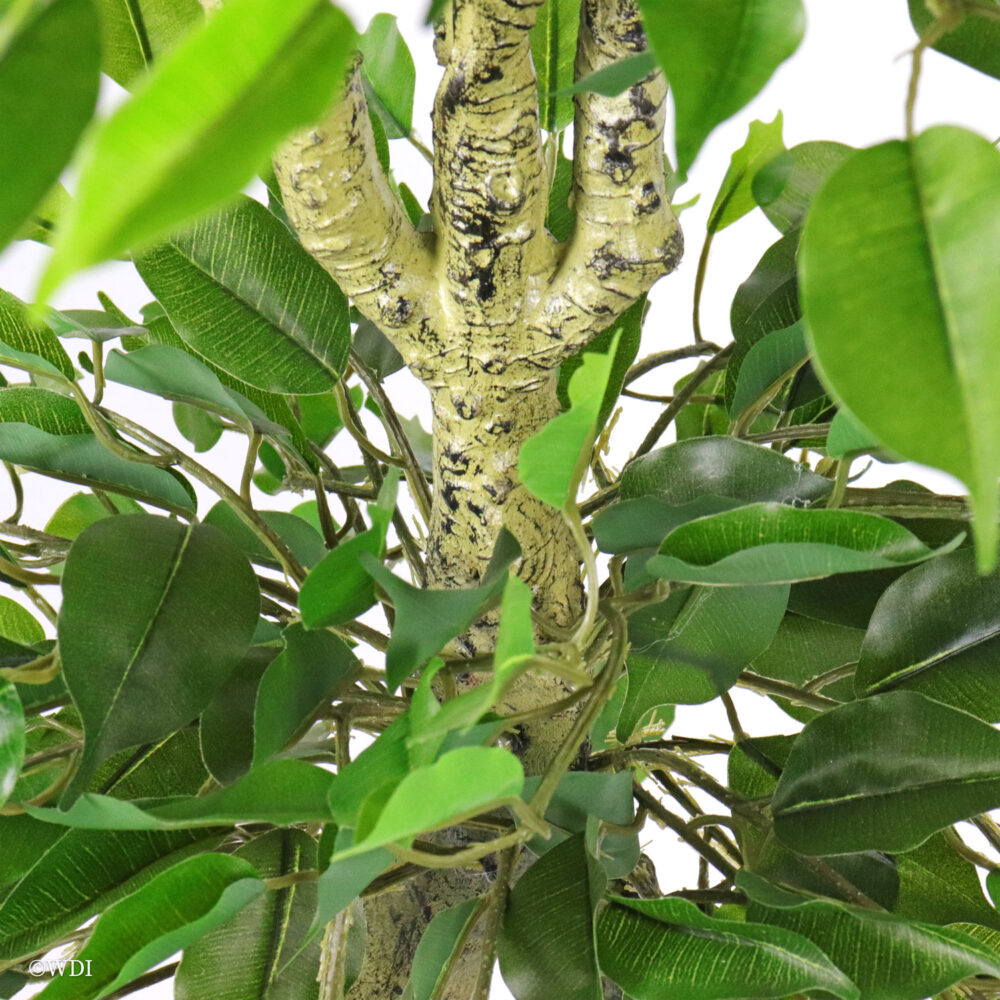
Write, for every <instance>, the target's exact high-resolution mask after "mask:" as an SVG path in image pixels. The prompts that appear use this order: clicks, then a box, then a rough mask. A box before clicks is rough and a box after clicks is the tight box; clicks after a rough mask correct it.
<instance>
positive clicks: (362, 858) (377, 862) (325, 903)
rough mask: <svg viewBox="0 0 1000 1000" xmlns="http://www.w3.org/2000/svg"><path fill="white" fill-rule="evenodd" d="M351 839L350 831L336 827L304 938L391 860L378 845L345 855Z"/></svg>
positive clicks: (389, 863)
mask: <svg viewBox="0 0 1000 1000" xmlns="http://www.w3.org/2000/svg"><path fill="white" fill-rule="evenodd" d="M352 842H353V832H352V831H351V830H338V831H337V836H336V841H335V849H334V854H333V860H332V861H331V863H330V865H329V866H328V867H327V868H326V870H325V871H324V872H323V873H322V874H321V875H320V877H319V882H318V883H317V886H316V891H317V896H318V902H317V906H316V916H315V919H314V920H313V925H312V927H311V928H310V930H309V937H308V940H312V939H313V938H315V937H316V935H318V934H319V933H320V931H322V930H323V929H324V927H326V925H327V924H328V923H329V922H330V921H331V920H333V919H334V917H336V916H337V914H338V913H340V911H341V910H342V909H344V907H345V906H349V905H350V903H351V902H352V900H354V899H356V898H357V897H358V895H359V894H360V893H361V892H363V891H364V889H365V888H366V887H367V886H368V885H369V884H370V883H371V881H372V880H373V879H375V878H378V876H379V875H381V874H382V872H384V871H385V869H386V868H388V867H389V865H391V864H392V862H393V856H392V854H390V853H389V852H388V851H386V850H383V849H382V848H377V849H376V850H373V851H365V852H363V853H361V854H356V855H349V856H345V855H347V852H348V851H349V850H350V848H351V845H352Z"/></svg>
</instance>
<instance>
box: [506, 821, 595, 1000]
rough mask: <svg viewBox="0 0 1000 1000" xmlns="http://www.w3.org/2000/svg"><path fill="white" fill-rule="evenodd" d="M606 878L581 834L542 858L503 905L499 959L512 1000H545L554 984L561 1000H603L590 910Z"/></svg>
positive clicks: (522, 878) (592, 915)
mask: <svg viewBox="0 0 1000 1000" xmlns="http://www.w3.org/2000/svg"><path fill="white" fill-rule="evenodd" d="M604 887H605V877H604V872H603V871H601V868H600V866H599V865H598V864H597V862H596V861H595V860H594V859H593V858H592V857H591V856H590V855H589V854H588V853H587V850H586V847H585V845H584V838H583V835H582V834H577V835H576V836H575V837H570V838H569V839H568V840H565V841H563V843H561V844H560V845H559V846H558V847H554V848H553V849H552V850H551V851H548V852H547V853H546V854H544V855H543V856H542V857H541V858H539V860H538V861H536V862H535V863H534V864H533V865H532V866H531V867H530V868H529V869H528V870H527V871H526V872H525V873H524V874H523V875H522V876H521V877H520V878H519V879H518V880H517V882H516V884H515V885H514V888H513V889H512V890H511V893H510V897H509V899H508V901H507V911H506V913H505V914H504V919H503V930H502V933H501V937H500V943H499V949H498V957H499V959H500V971H501V973H502V974H503V978H504V982H505V983H506V984H507V986H508V987H509V989H510V991H511V993H513V994H514V996H515V997H516V998H517V1000H548V998H550V997H551V996H552V987H553V984H554V983H558V984H559V996H560V998H565V1000H602V998H603V996H604V991H603V990H602V989H601V976H600V973H599V972H598V969H597V955H596V953H595V949H594V909H595V908H596V906H597V903H598V900H600V898H601V896H603V895H604Z"/></svg>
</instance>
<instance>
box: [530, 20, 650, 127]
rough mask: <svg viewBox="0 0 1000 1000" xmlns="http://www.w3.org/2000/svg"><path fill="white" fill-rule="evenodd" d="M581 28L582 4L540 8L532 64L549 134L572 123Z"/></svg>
mask: <svg viewBox="0 0 1000 1000" xmlns="http://www.w3.org/2000/svg"><path fill="white" fill-rule="evenodd" d="M579 28H580V0H550V2H549V3H546V4H543V5H542V6H541V7H540V8H539V10H538V16H537V18H536V20H535V26H534V28H532V29H531V60H532V62H533V63H534V64H535V73H536V75H537V76H538V117H539V120H540V122H541V125H542V128H543V129H545V131H546V132H558V131H560V130H562V129H564V128H565V127H566V126H567V125H569V124H570V122H572V121H573V100H572V96H571V93H570V91H571V89H572V87H573V80H574V64H575V62H576V40H577V35H578V34H579ZM646 72H647V73H648V72H649V70H647V71H646Z"/></svg>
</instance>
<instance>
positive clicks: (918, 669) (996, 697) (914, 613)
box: [855, 549, 1000, 722]
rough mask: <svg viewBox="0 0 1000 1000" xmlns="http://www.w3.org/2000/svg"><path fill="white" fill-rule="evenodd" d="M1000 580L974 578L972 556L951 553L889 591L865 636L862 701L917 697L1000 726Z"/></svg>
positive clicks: (858, 680) (998, 577)
mask: <svg viewBox="0 0 1000 1000" xmlns="http://www.w3.org/2000/svg"><path fill="white" fill-rule="evenodd" d="M998 649H1000V573H996V572H994V573H992V574H991V575H990V576H987V577H982V576H979V575H978V574H977V573H976V565H975V560H974V557H973V553H972V552H971V551H970V550H968V549H963V550H961V551H959V552H952V553H951V554H950V555H948V556H945V557H943V558H941V559H935V560H932V561H931V562H929V563H927V564H926V565H924V566H918V567H917V568H916V569H913V570H911V571H910V572H909V573H906V574H905V575H903V576H901V577H900V578H899V579H898V580H896V582H895V583H892V584H890V585H889V587H888V588H887V589H886V591H885V593H884V594H883V595H882V598H881V600H880V601H879V602H878V604H877V605H876V607H875V613H874V614H873V615H872V620H871V622H870V624H869V626H868V632H867V634H866V635H865V643H864V646H863V648H862V650H861V658H860V662H859V663H858V671H857V674H856V676H855V683H856V685H857V691H858V694H859V695H861V696H864V695H871V694H880V693H882V692H884V691H892V690H894V689H897V688H902V689H904V690H908V691H919V692H920V693H921V694H924V695H927V697H928V698H933V699H934V700H935V701H940V702H944V704H946V705H953V706H954V707H955V708H960V709H962V710H963V711H965V712H969V713H970V714H971V715H976V716H978V717H979V718H981V719H983V720H984V721H986V722H1000V693H998V692H997V686H996V656H997V651H998Z"/></svg>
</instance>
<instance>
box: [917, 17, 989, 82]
mask: <svg viewBox="0 0 1000 1000" xmlns="http://www.w3.org/2000/svg"><path fill="white" fill-rule="evenodd" d="M909 5H910V20H911V21H912V22H913V27H914V28H916V30H917V32H918V33H919V34H923V33H924V32H925V31H926V30H927V29H928V28H929V27H930V26H931V25H932V24H933V23H934V14H933V13H932V12H931V10H930V9H929V7H928V5H927V3H926V0H909ZM987 9H989V4H988V2H987ZM965 13H966V16H965V17H964V18H962V19H961V22H960V23H959V24H958V25H957V26H956V27H955V28H954V29H952V30H951V31H949V32H948V33H947V34H946V35H945V36H944V37H943V38H941V39H939V40H938V41H937V42H935V43H934V48H935V49H937V51H938V52H943V53H944V54H945V55H946V56H951V58H952V59H957V60H958V61H959V62H962V63H965V64H966V66H971V67H972V68H973V69H978V70H979V71H980V72H981V73H987V74H988V75H989V76H993V77H996V78H997V79H998V80H1000V23H998V22H997V20H995V19H994V20H990V19H989V18H987V17H978V16H976V7H975V5H971V6H970V8H969V9H968V11H967V12H965Z"/></svg>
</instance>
